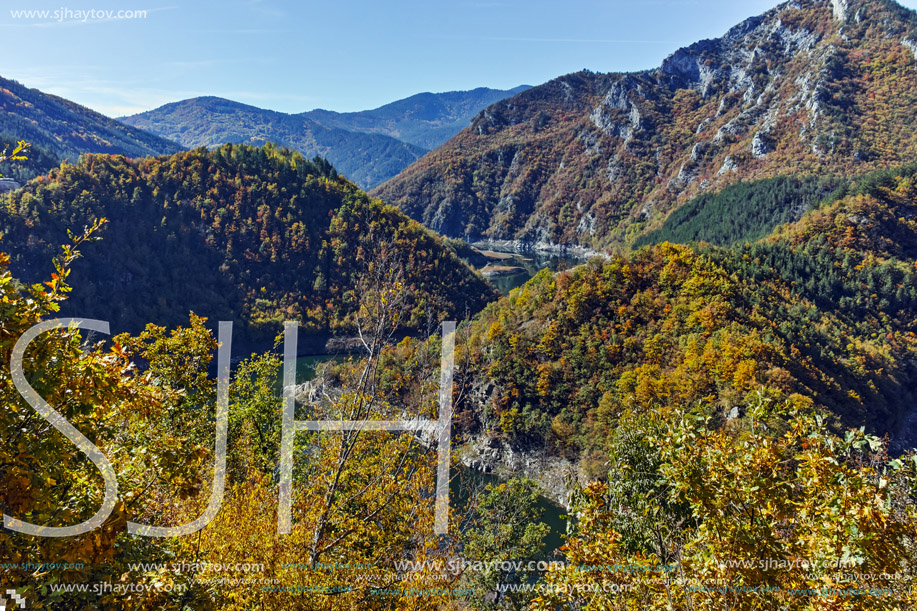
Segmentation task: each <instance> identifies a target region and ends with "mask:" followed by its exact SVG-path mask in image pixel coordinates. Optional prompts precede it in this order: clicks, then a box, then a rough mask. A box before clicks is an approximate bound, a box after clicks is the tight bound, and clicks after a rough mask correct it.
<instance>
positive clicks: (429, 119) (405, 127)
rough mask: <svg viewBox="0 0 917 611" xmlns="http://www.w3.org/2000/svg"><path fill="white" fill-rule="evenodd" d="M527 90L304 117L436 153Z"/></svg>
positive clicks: (425, 97) (418, 98)
mask: <svg viewBox="0 0 917 611" xmlns="http://www.w3.org/2000/svg"><path fill="white" fill-rule="evenodd" d="M526 89H530V87H529V86H528V85H520V86H519V87H514V88H512V89H506V90H503V89H490V88H487V87H478V88H477V89H472V90H470V91H447V92H445V93H429V92H426V93H418V94H417V95H412V96H411V97H409V98H405V99H403V100H398V101H396V102H392V103H391V104H386V105H384V106H380V107H379V108H374V109H372V110H363V111H360V112H334V111H331V110H322V109H317V110H310V111H309V112H304V113H302V115H301V116H304V117H308V118H310V119H313V120H315V121H317V122H319V123H321V124H322V125H326V126H328V127H339V128H341V129H346V130H349V131H354V132H364V133H371V134H386V135H388V136H392V137H393V138H398V139H399V140H403V141H404V142H408V143H410V144H414V145H417V146H419V147H422V148H424V149H427V150H432V149H435V148H436V147H438V146H440V145H442V144H445V143H446V141H447V140H449V139H450V138H452V137H453V136H454V135H456V134H457V133H459V132H460V131H462V130H463V129H465V128H466V127H468V125H470V124H471V120H472V119H473V118H474V116H475V115H477V114H478V113H479V112H481V110H483V109H484V108H487V107H488V106H490V105H491V104H495V103H496V102H499V101H500V100H504V99H506V98H509V97H512V96H514V95H516V94H517V93H520V92H522V91H525V90H526Z"/></svg>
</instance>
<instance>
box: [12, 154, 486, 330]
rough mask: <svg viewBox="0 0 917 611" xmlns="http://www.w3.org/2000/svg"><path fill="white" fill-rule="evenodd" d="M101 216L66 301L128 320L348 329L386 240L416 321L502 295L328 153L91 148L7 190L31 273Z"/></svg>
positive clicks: (131, 324)
mask: <svg viewBox="0 0 917 611" xmlns="http://www.w3.org/2000/svg"><path fill="white" fill-rule="evenodd" d="M101 217H105V218H107V219H109V224H108V226H107V227H106V228H105V229H104V230H103V231H102V234H101V235H102V237H103V239H102V241H101V242H100V243H98V244H92V245H88V246H86V247H84V248H83V254H84V258H83V259H81V260H79V261H77V262H76V263H75V264H74V266H73V274H72V276H71V278H70V281H71V282H73V284H74V285H75V286H77V287H78V289H77V290H76V291H75V292H74V293H73V294H72V296H71V298H70V299H68V301H67V302H66V306H65V309H66V313H69V314H70V315H76V316H83V317H88V318H99V319H102V320H109V321H111V322H112V326H113V328H114V329H117V330H131V331H136V330H138V329H140V328H142V326H143V325H145V324H146V323H148V322H154V323H157V324H163V325H179V324H183V323H184V324H187V320H188V318H187V316H188V311H189V310H194V311H195V312H196V313H197V314H199V315H201V316H207V317H209V318H210V319H211V320H218V319H219V320H237V321H241V322H243V323H245V325H246V326H247V327H248V329H247V331H248V335H249V336H250V337H252V338H256V339H257V338H260V339H269V338H272V337H273V334H274V333H276V332H277V331H278V329H279V327H280V323H281V322H282V321H283V320H287V319H290V320H292V319H296V320H300V321H302V324H303V327H304V328H305V329H306V330H307V331H311V332H328V331H336V330H343V331H347V330H348V329H349V328H350V325H351V322H352V318H351V317H352V314H353V311H354V306H355V304H356V303H357V301H356V299H355V297H356V295H355V294H354V291H355V290H356V289H357V285H358V283H359V281H360V279H361V278H362V277H363V276H364V275H365V274H366V271H367V269H369V266H371V265H372V264H373V262H374V261H378V260H380V257H382V254H383V250H386V251H387V252H388V253H389V255H388V259H386V260H388V261H389V263H390V264H393V265H394V264H399V265H401V266H403V268H404V272H405V278H404V280H403V283H404V285H405V287H406V290H410V291H411V292H412V294H413V298H412V302H411V307H412V311H411V313H410V319H409V320H405V321H403V322H404V324H405V326H406V327H409V328H411V327H413V328H417V327H419V326H420V325H421V324H423V323H425V322H426V320H427V316H428V315H433V316H445V315H449V316H458V317H464V316H465V314H466V313H473V312H476V311H477V310H479V309H480V308H481V307H482V306H483V305H484V304H485V303H486V302H487V301H489V300H491V299H493V298H494V297H495V294H494V292H493V289H492V288H490V286H489V285H488V284H487V283H486V282H485V281H484V280H483V279H482V278H480V277H479V276H477V275H475V274H474V273H473V272H472V271H471V270H470V269H469V268H468V267H466V266H465V265H464V264H463V263H462V262H461V261H460V260H459V259H458V258H456V257H455V256H454V255H453V254H452V252H451V251H450V250H449V249H447V248H446V247H445V246H444V245H443V243H442V240H441V239H440V238H438V237H436V236H434V235H432V234H431V233H430V232H429V231H427V230H426V229H424V228H423V227H421V226H420V225H419V224H417V223H416V222H414V221H411V220H409V219H408V218H407V217H405V216H404V215H403V214H401V213H400V212H398V211H397V210H396V209H394V208H392V207H387V206H383V205H382V204H380V203H379V202H378V201H374V200H372V199H370V198H369V197H367V196H366V195H365V194H364V193H363V192H361V191H360V190H359V189H357V187H356V186H355V185H354V184H353V183H351V182H349V181H346V180H344V179H342V178H340V177H339V176H338V174H337V172H336V171H335V170H334V168H333V167H331V166H330V164H328V163H327V162H325V161H316V162H309V161H307V160H305V159H303V158H302V157H301V156H300V155H299V154H297V153H290V152H289V151H285V150H279V149H277V148H274V147H272V146H265V147H263V148H260V149H256V148H252V147H249V146H240V145H224V146H221V147H219V148H217V149H215V150H213V151H207V150H205V149H196V150H192V151H189V152H184V153H178V154H176V155H173V156H171V157H162V158H147V159H141V160H128V159H126V158H124V157H120V156H107V155H92V156H88V157H86V158H85V159H84V161H83V162H82V163H80V164H79V165H76V166H69V165H68V166H64V167H62V168H60V169H57V170H54V171H53V172H52V173H51V174H49V175H48V176H45V177H39V178H37V179H35V180H33V181H32V182H30V183H29V184H28V185H26V186H25V187H24V188H23V189H20V190H18V191H15V192H12V193H11V194H9V195H7V196H6V197H4V198H3V199H0V234H5V235H4V237H3V250H4V251H6V252H9V253H10V255H11V257H12V260H13V264H12V268H13V270H15V271H16V273H17V275H18V276H20V277H23V278H24V279H26V280H30V281H36V280H38V279H41V278H46V277H47V276H49V274H50V269H49V263H48V262H49V261H50V257H51V256H53V255H54V254H56V253H57V252H58V249H59V245H61V244H63V243H66V242H67V231H68V229H74V230H79V229H81V228H82V227H83V226H85V225H88V224H91V223H92V222H93V221H94V220H95V219H98V218H101ZM245 331H246V329H240V333H244V332H245Z"/></svg>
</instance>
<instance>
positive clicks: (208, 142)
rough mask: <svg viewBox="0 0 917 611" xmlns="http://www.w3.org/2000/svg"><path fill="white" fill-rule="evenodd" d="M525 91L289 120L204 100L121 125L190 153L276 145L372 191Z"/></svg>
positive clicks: (424, 99) (422, 99)
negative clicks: (326, 164) (323, 162)
mask: <svg viewBox="0 0 917 611" xmlns="http://www.w3.org/2000/svg"><path fill="white" fill-rule="evenodd" d="M520 89H521V88H519V87H517V88H516V89H512V90H510V91H499V90H495V89H484V88H481V89H475V90H473V91H467V92H466V91H456V92H450V93H438V94H433V93H422V94H419V95H416V96H412V97H410V98H407V99H405V100H400V101H398V102H393V103H392V104H387V105H386V106H382V107H381V108H377V109H375V110H368V111H364V112H356V113H334V112H331V111H327V110H315V111H311V112H305V113H301V114H287V113H282V112H276V111H273V110H265V109H262V108H257V107H255V106H249V105H247V104H240V103H239V102H233V101H231V100H225V99H222V98H215V97H203V98H193V99H190V100H182V101H181V102H175V103H173V104H166V105H165V106H161V107H159V108H157V109H155V110H151V111H148V112H144V113H140V114H137V115H133V116H130V117H122V118H121V119H120V120H121V121H122V122H124V123H126V124H128V125H132V126H135V127H139V128H141V129H145V130H148V131H150V132H152V133H154V134H159V135H160V136H163V137H165V138H169V139H172V140H175V141H176V142H179V143H181V144H182V145H184V146H186V147H189V148H194V147H199V146H206V147H215V146H219V145H221V144H224V143H227V142H228V143H232V144H252V145H256V146H260V145H261V144H264V143H265V142H274V143H276V144H279V145H281V146H286V147H289V148H291V149H294V150H296V151H299V152H300V153H302V154H304V155H306V156H307V157H313V156H315V155H320V156H322V157H325V158H326V159H328V160H329V161H330V162H331V163H332V164H334V166H335V168H337V169H338V170H339V171H340V172H341V173H343V174H344V175H345V176H347V177H348V178H349V179H351V180H353V181H354V182H356V183H357V184H358V185H360V186H361V187H364V188H370V187H374V186H376V185H378V184H379V183H381V182H384V181H385V180H388V179H389V178H391V177H392V176H394V175H395V174H397V173H398V172H400V171H401V170H403V169H404V168H406V167H407V166H408V165H410V164H411V163H413V162H414V161H417V160H418V159H419V158H420V157H422V156H423V155H424V153H426V152H427V151H428V150H429V149H431V148H433V147H434V146H437V145H439V144H441V143H442V142H445V141H446V140H448V139H449V138H451V137H452V136H454V135H455V134H456V133H458V132H459V130H461V129H462V128H464V127H466V126H467V125H468V123H469V122H470V120H471V117H472V116H474V115H475V114H477V113H478V112H479V111H480V110H481V109H482V108H485V107H486V106H488V105H490V104H491V103H493V102H495V101H497V100H500V99H503V98H505V97H507V96H509V95H512V94H513V93H515V92H516V91H518V90H520Z"/></svg>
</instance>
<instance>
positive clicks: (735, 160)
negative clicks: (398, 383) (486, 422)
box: [373, 0, 917, 248]
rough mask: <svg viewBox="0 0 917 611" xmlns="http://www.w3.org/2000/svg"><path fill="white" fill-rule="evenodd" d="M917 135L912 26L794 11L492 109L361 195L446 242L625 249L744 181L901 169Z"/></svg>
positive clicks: (864, 7) (785, 214) (852, 6)
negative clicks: (645, 65)
mask: <svg viewBox="0 0 917 611" xmlns="http://www.w3.org/2000/svg"><path fill="white" fill-rule="evenodd" d="M915 125H917V13H914V12H913V11H911V10H908V9H906V8H903V7H901V6H900V5H898V4H896V3H895V2H892V1H891V0H793V1H791V2H786V3H784V4H781V5H780V6H778V7H776V8H774V9H773V10H770V11H768V12H766V13H765V14H763V15H761V16H758V17H753V18H751V19H748V20H746V21H744V22H742V23H741V24H739V25H737V26H735V27H734V28H732V29H731V30H729V32H727V33H726V35H725V36H723V37H722V38H719V39H716V40H704V41H701V42H698V43H696V44H693V45H691V46H689V47H686V48H683V49H680V50H678V51H676V52H675V53H674V54H672V55H671V56H670V57H668V58H667V59H666V60H665V61H664V62H663V63H662V65H661V66H660V67H659V68H657V69H654V70H648V71H645V72H638V73H630V74H617V73H610V74H597V73H593V72H589V71H584V72H579V73H576V74H570V75H567V76H562V77H560V78H557V79H554V80H552V81H550V82H548V83H546V84H544V85H540V86H538V87H534V88H532V89H528V90H526V91H524V92H522V93H520V94H518V95H516V96H514V97H512V98H509V99H506V100H503V101H501V102H498V103H496V104H494V105H493V106H491V107H489V108H487V109H485V110H484V111H483V112H481V113H480V114H479V115H477V116H476V117H475V118H474V119H473V121H472V124H471V126H470V127H468V128H467V129H465V130H463V131H462V132H461V133H460V134H459V135H458V136H456V137H455V138H454V139H452V140H451V141H449V142H448V143H446V144H445V145H443V146H442V147H440V148H438V149H437V150H435V151H434V152H432V153H430V154H428V155H426V156H425V157H423V158H422V159H420V160H419V161H417V162H416V163H414V164H413V165H411V166H410V167H409V168H407V169H406V170H405V171H404V172H402V173H401V174H400V175H399V176H397V177H395V178H394V179H392V180H391V181H389V182H387V183H385V184H384V185H382V186H380V187H379V188H377V189H376V190H375V191H374V192H373V194H374V195H377V196H379V197H381V198H383V199H384V200H386V201H387V202H389V203H391V204H394V205H397V206H399V207H400V208H401V209H402V210H404V211H405V212H406V213H408V214H409V215H410V216H412V217H413V218H415V219H417V220H419V221H421V222H423V223H424V224H426V225H427V226H428V227H431V228H433V229H434V230H436V231H438V232H440V233H442V234H444V235H448V236H453V237H462V238H466V239H481V238H489V239H494V240H518V241H519V243H520V246H524V245H526V244H529V245H531V244H534V243H537V242H543V243H553V244H567V245H570V244H578V245H584V246H589V247H593V248H604V247H609V246H613V245H620V246H628V245H632V244H633V243H634V241H635V240H637V239H638V238H640V236H642V235H645V234H648V233H649V232H651V231H654V230H657V229H660V228H662V227H663V224H664V223H665V222H666V219H667V218H668V217H669V215H670V214H671V213H672V212H673V211H674V210H677V209H679V208H681V207H682V206H683V205H684V204H686V203H687V202H689V201H692V200H693V199H694V198H695V197H697V196H699V195H704V194H708V193H716V192H718V191H720V190H722V189H723V188H725V187H727V186H729V185H732V184H735V183H738V182H741V181H750V180H758V179H765V178H771V177H776V176H802V175H812V176H822V177H827V176H834V177H844V176H853V175H859V174H862V173H864V172H867V171H870V170H874V169H879V168H883V167H888V166H889V165H892V164H901V163H905V162H907V161H910V160H912V159H914V157H915V155H917V130H915V129H914V126H915ZM779 188H782V187H779ZM811 193H812V194H815V193H817V189H814V190H812V191H811ZM737 195H738V194H737V193H733V194H732V195H731V196H730V198H732V199H729V198H727V200H729V201H732V200H734V199H736V196H737ZM739 199H741V198H739ZM727 200H719V203H718V205H722V206H723V208H722V215H720V216H725V218H723V219H722V222H724V223H728V222H729V220H728V216H729V210H730V208H729V206H728V205H726V204H727V203H728V201H727ZM736 201H738V200H736ZM814 203H817V198H816V201H815V202H814ZM814 203H813V202H807V203H806V202H803V203H802V205H800V202H798V201H790V202H783V204H782V205H783V206H784V207H786V206H790V207H793V208H794V209H793V210H784V209H782V208H781V206H777V207H775V208H774V209H772V210H771V211H770V213H771V214H772V217H773V219H772V221H767V220H766V219H757V220H755V222H754V223H753V227H752V228H751V229H752V231H753V235H752V236H751V237H756V236H760V235H761V232H762V231H767V230H768V227H767V225H768V224H771V225H773V224H776V222H777V220H781V222H785V221H787V220H793V219H797V218H799V216H800V215H801V214H802V213H803V212H804V211H805V209H806V207H807V206H811V205H814ZM741 206H742V207H745V206H746V203H742V204H741ZM796 208H798V209H796ZM695 209H699V207H698V206H695ZM686 220H687V219H685V218H681V219H680V220H679V221H678V222H679V224H680V225H684V223H685V222H686ZM739 229H740V228H739ZM739 229H737V228H732V229H729V230H728V231H727V230H724V231H723V232H720V233H721V234H722V235H724V236H725V235H727V234H728V235H729V236H730V239H735V240H741V239H742V238H743V233H742V231H741V230H739ZM691 231H694V230H691ZM688 233H690V232H688ZM695 233H697V232H695ZM701 233H702V232H701ZM665 234H666V232H657V235H665ZM686 235H687V234H686ZM697 235H700V233H697Z"/></svg>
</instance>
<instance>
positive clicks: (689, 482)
mask: <svg viewBox="0 0 917 611" xmlns="http://www.w3.org/2000/svg"><path fill="white" fill-rule="evenodd" d="M749 412H750V416H751V419H750V421H748V422H746V423H743V424H741V425H739V424H738V423H736V422H733V423H730V424H729V425H727V426H717V425H714V424H713V423H712V422H711V420H710V419H709V418H708V417H704V416H698V415H696V414H686V413H683V412H676V413H673V414H671V415H670V416H669V421H668V422H667V423H666V426H660V425H659V424H660V423H658V422H656V423H652V422H651V421H647V420H643V421H636V422H634V423H632V424H631V425H630V427H629V428H630V431H631V433H630V435H629V436H630V437H631V439H632V440H633V441H636V442H637V444H638V445H639V447H640V448H641V449H640V451H639V453H635V452H633V451H632V450H629V449H627V448H621V449H622V450H623V451H624V454H621V453H620V452H616V453H615V454H613V462H614V463H615V464H616V465H619V466H624V467H625V468H624V469H621V468H615V469H614V470H613V474H612V476H611V477H610V481H609V483H608V484H607V485H606V484H600V483H595V484H592V485H589V486H587V487H586V488H585V489H584V490H583V493H582V495H581V497H580V501H579V503H578V505H577V507H576V510H577V511H578V512H579V516H580V519H579V520H578V522H577V528H576V531H575V532H574V533H573V535H572V536H571V537H570V538H569V540H568V543H567V546H566V550H567V560H568V564H567V566H566V567H563V568H555V569H554V570H552V571H551V572H549V574H548V575H547V577H546V584H545V585H546V586H548V587H547V588H546V590H545V591H547V592H549V594H548V595H545V596H542V597H540V598H539V600H538V601H537V604H536V605H535V608H537V609H558V608H562V609H631V608H641V609H660V610H661V609H673V608H676V609H680V608H690V609H698V610H701V609H723V608H729V609H737V610H751V609H769V608H778V607H779V608H782V609H792V610H797V609H799V610H803V609H805V610H810V609H811V610H814V609H828V608H830V609H870V610H872V609H877V610H878V609H905V608H910V607H911V606H912V605H913V604H914V593H913V591H912V588H913V584H914V581H915V578H917V574H915V572H914V568H913V561H914V558H915V553H917V550H915V548H914V535H915V534H917V511H915V500H917V497H915V494H914V493H915V484H917V479H915V476H917V456H914V455H913V454H909V455H907V456H904V457H901V458H897V459H891V458H890V457H889V456H888V455H887V454H886V453H885V448H884V446H883V443H882V441H881V440H880V439H878V438H876V437H872V436H869V435H866V434H864V433H863V431H862V429H860V430H850V431H847V432H846V433H844V434H843V435H842V436H835V435H832V434H831V433H829V432H826V430H825V423H824V421H823V419H822V417H821V416H820V415H819V414H818V413H815V412H813V411H812V410H811V409H810V407H809V405H808V403H807V402H806V401H805V400H803V399H802V398H801V397H799V396H791V397H788V398H784V399H782V400H780V401H774V400H773V399H772V398H771V397H770V396H769V395H768V393H767V392H762V394H761V395H760V396H759V397H758V399H757V401H756V402H752V403H751V404H750V405H749ZM638 454H639V456H640V457H641V458H639V459H636V460H635V458H636V457H637V455H638ZM622 459H623V460H622ZM648 465H649V466H651V468H650V469H649V470H648V471H644V470H643V468H644V467H646V466H648ZM622 491H627V492H630V493H633V492H636V494H621V492H622ZM628 516H635V517H636V518H637V521H636V522H630V521H629V520H627V519H626V518H627V517H628ZM628 569H630V570H628ZM611 584H615V586H616V587H615V588H610V587H609V586H611Z"/></svg>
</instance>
